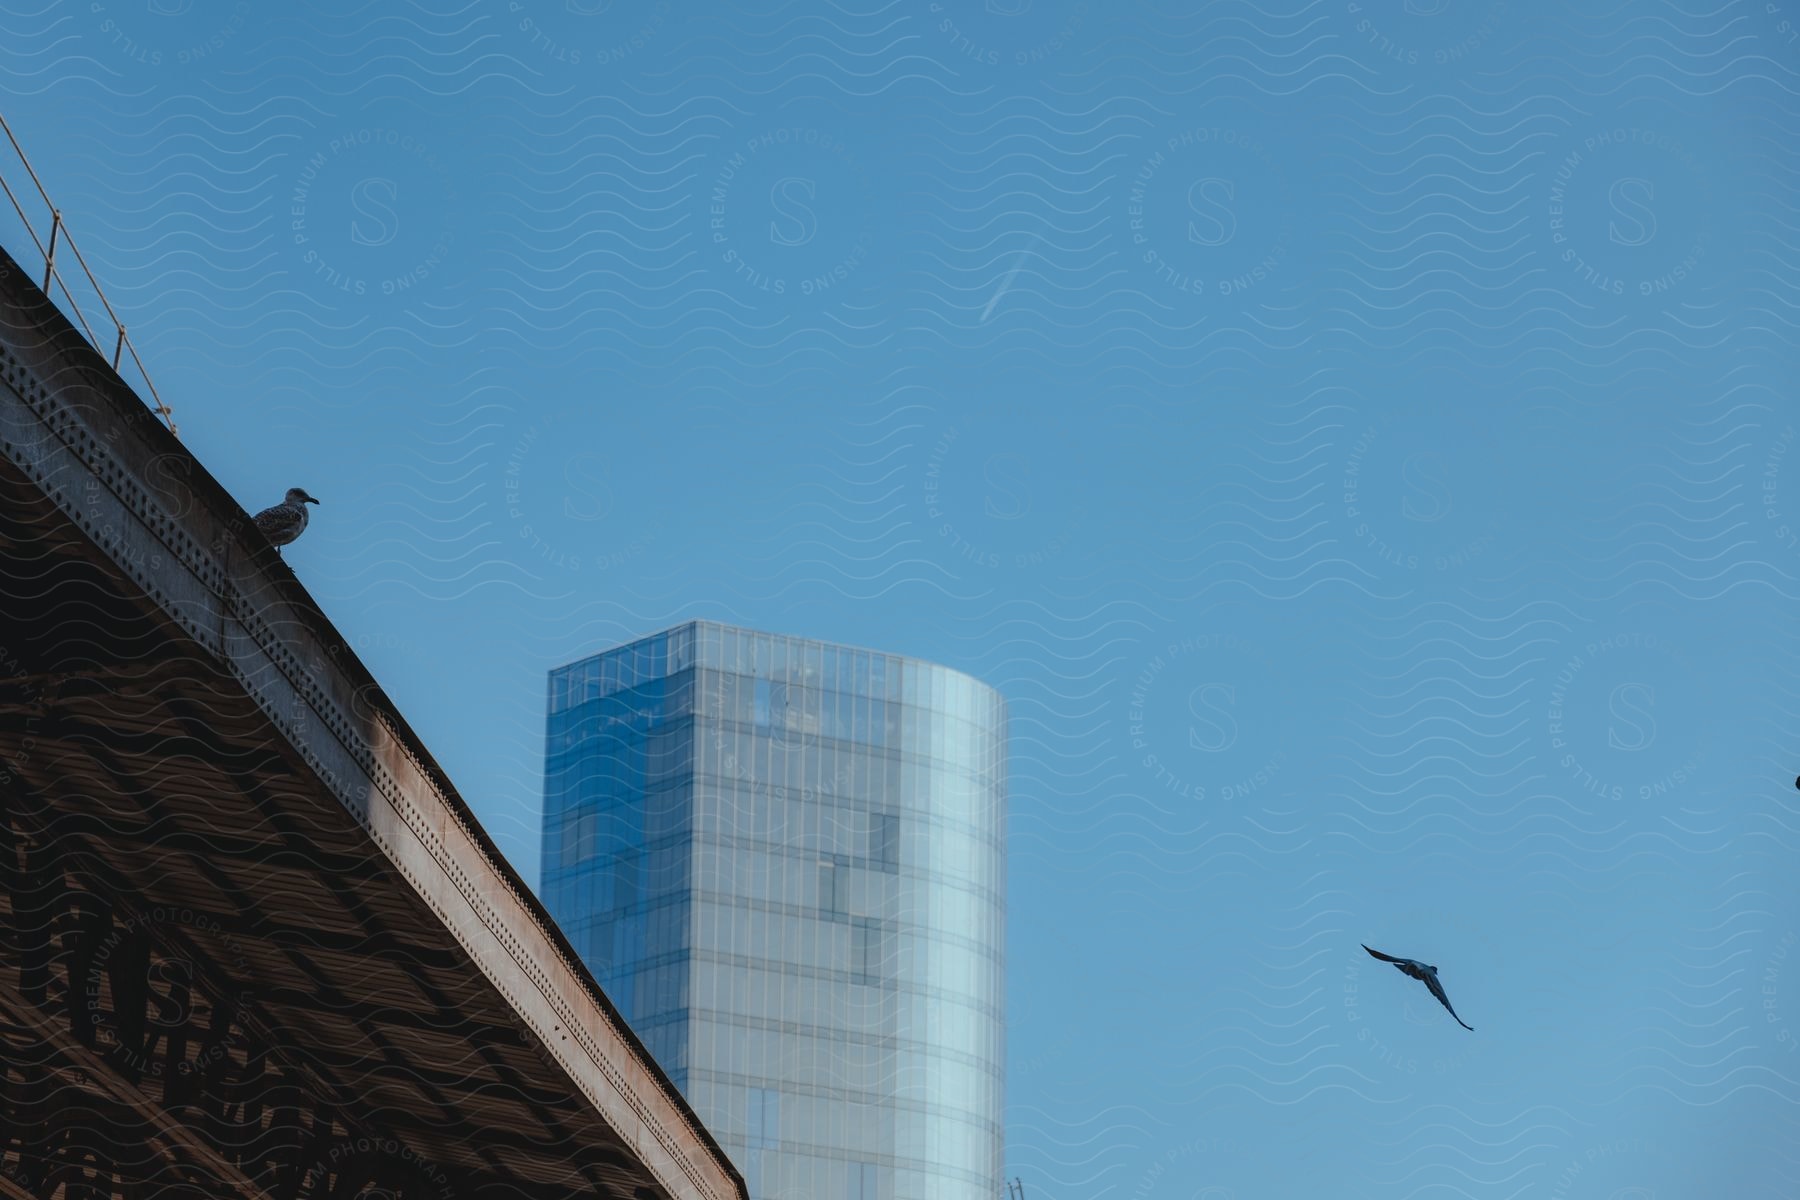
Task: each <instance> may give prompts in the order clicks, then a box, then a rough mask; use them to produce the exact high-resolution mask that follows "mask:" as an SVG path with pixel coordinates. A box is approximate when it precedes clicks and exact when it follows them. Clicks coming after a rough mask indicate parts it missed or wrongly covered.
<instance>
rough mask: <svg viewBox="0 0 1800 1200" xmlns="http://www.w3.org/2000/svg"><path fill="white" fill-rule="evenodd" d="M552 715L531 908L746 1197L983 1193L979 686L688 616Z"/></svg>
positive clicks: (986, 965)
mask: <svg viewBox="0 0 1800 1200" xmlns="http://www.w3.org/2000/svg"><path fill="white" fill-rule="evenodd" d="M549 707H550V718H549V747H548V764H547V772H546V789H545V805H544V864H543V885H542V886H543V891H544V900H545V903H546V905H547V906H548V907H549V909H550V911H551V913H552V914H554V915H555V917H556V919H557V920H558V921H559V922H560V923H561V924H562V926H563V929H564V930H565V932H567V934H568V935H569V938H570V941H572V942H573V943H574V945H575V947H576V949H577V950H578V952H580V953H581V955H582V956H583V958H584V959H585V960H586V961H587V963H588V965H589V967H590V968H591V969H592V970H593V972H594V974H595V976H596V977H597V978H598V979H599V981H600V984H601V986H602V987H603V988H604V989H605V990H606V992H607V994H608V995H609V996H610V997H611V998H612V999H613V1001H614V1002H615V1003H616V1004H618V1006H619V1007H620V1010H621V1011H622V1012H623V1013H624V1014H625V1016H626V1019H627V1020H629V1021H630V1022H631V1024H632V1027H633V1029H634V1030H635V1031H636V1032H637V1033H638V1035H639V1037H641V1038H642V1039H643V1040H644V1042H645V1044H646V1046H647V1047H648V1048H649V1050H650V1052H651V1053H652V1054H653V1055H654V1056H655V1057H656V1058H657V1060H658V1062H660V1063H661V1064H662V1066H663V1068H664V1069H665V1070H666V1071H667V1072H668V1073H669V1075H670V1076H671V1077H672V1078H673V1079H674V1081H675V1082H676V1084H677V1086H679V1087H680V1088H681V1090H682V1092H683V1094H684V1095H686V1097H687V1099H688V1101H689V1103H691V1104H692V1105H693V1106H694V1108H695V1110H696V1111H697V1112H698V1113H699V1114H700V1117H701V1119H702V1120H704V1121H705V1122H706V1123H707V1126H708V1127H709V1128H710V1129H711V1130H712V1132H713V1134H714V1135H715V1136H716V1137H717V1138H718V1139H719V1141H720V1142H721V1143H722V1144H723V1145H724V1147H725V1150H726V1151H727V1153H729V1154H730V1155H731V1157H732V1159H733V1161H735V1162H736V1163H737V1164H738V1165H739V1167H740V1168H741V1169H742V1170H743V1172H744V1174H745V1177H746V1179H747V1181H748V1183H749V1186H750V1195H751V1197H752V1200H994V1197H995V1196H997V1195H998V1194H999V1193H1000V1190H1001V1179H1002V1171H1003V1162H1002V1153H1003V1148H1004V1141H1003V1131H1002V1125H1001V1108H1002V1103H1003V1084H1004V1071H1005V1064H1004V1056H1005V1010H1004V979H1005V974H1004V946H1005V894H1006V859H1005V848H1004V834H1005V819H1006V707H1005V702H1004V701H1003V699H1002V698H1001V697H1000V695H999V694H998V693H997V692H995V691H994V690H992V689H991V688H988V687H986V686H984V685H982V684H980V683H978V682H976V681H975V680H973V679H971V678H969V677H968V676H966V675H962V674H960V673H958V672H955V671H951V670H948V669H947V668H944V667H938V666H934V665H932V664H930V663H922V662H916V661H912V660H908V659H903V658H897V657H894V656H892V655H885V654H878V653H874V652H871V651H866V650H855V649H849V648H845V647H839V646H830V645H826V644H824V643H821V642H813V641H805V640H802V639H798V638H786V637H780V636H776V635H771V634H766V633H757V632H753V631H750V630H742V629H734V628H732V627H729V626H724V625H718V624H713V623H711V622H705V621H698V622H691V623H689V624H686V625H682V626H679V627H677V628H675V629H672V630H669V631H667V632H664V633H660V634H657V635H655V636H653V637H649V638H645V639H643V640H641V641H638V642H634V643H631V644H630V645H627V646H623V647H620V648H619V649H617V650H612V651H608V652H607V653H605V654H601V655H597V656H595V657H593V658H589V659H584V660H582V661H581V662H577V663H573V664H571V665H569V666H567V667H563V668H560V669H558V670H556V671H554V672H552V673H551V676H550V705H549Z"/></svg>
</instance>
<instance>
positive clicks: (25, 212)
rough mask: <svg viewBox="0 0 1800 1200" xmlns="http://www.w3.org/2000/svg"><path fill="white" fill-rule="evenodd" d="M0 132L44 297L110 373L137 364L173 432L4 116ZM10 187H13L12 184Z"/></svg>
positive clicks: (158, 402) (150, 385) (4, 172)
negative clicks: (99, 315)
mask: <svg viewBox="0 0 1800 1200" xmlns="http://www.w3.org/2000/svg"><path fill="white" fill-rule="evenodd" d="M0 131H4V132H5V134H6V140H7V142H8V143H10V144H11V146H12V152H13V155H14V157H16V158H17V160H18V168H14V167H13V163H12V160H11V159H9V158H7V157H5V155H4V154H0V190H3V191H5V193H6V198H7V199H8V200H10V201H11V202H12V207H13V211H14V212H15V213H16V214H18V218H19V224H20V225H21V226H22V227H23V228H24V230H25V234H26V236H27V237H29V238H30V239H31V241H32V243H33V245H35V246H36V248H37V259H38V261H40V262H42V263H43V264H44V276H43V281H42V289H43V292H44V294H45V295H47V296H49V297H50V299H51V301H52V302H53V303H55V304H56V305H57V307H59V308H61V309H62V310H63V312H64V314H65V315H66V316H68V317H69V318H70V319H71V320H73V321H74V322H75V324H76V325H77V326H79V327H80V329H81V330H82V332H83V333H85V334H87V340H88V342H89V343H90V344H91V345H92V346H93V347H94V349H95V350H97V351H99V352H100V354H101V355H102V356H104V357H106V358H108V360H109V361H111V363H112V368H113V370H114V371H119V370H120V364H121V363H122V362H123V361H124V359H125V357H126V356H127V355H129V356H130V358H131V362H132V364H133V365H134V366H135V367H136V368H137V373H138V376H139V377H140V378H141V379H143V381H144V387H145V389H146V390H147V391H148V393H149V395H150V399H151V404H150V407H151V408H152V409H154V410H155V411H156V412H157V413H158V415H160V416H161V417H162V419H163V421H164V422H165V423H166V424H167V425H168V427H169V432H170V433H175V432H176V429H175V416H174V410H173V409H171V408H170V407H169V406H168V404H167V403H166V402H164V400H163V398H162V396H161V394H160V393H158V392H157V390H156V384H155V382H154V381H153V380H151V378H150V372H148V371H147V370H145V369H144V360H143V359H141V358H139V357H138V352H137V347H136V346H134V345H132V344H131V336H130V335H129V334H128V333H126V332H125V323H124V322H123V321H121V320H119V314H118V313H117V312H115V311H114V310H113V306H112V302H111V301H109V300H108V299H107V298H106V293H105V292H104V291H103V290H102V289H101V287H100V281H99V280H98V279H96V278H94V272H93V271H92V270H90V269H89V268H88V263H87V259H86V258H85V257H83V255H82V253H81V248H80V247H78V246H77V245H76V244H75V239H74V238H73V237H72V236H70V234H69V227H68V226H67V225H64V224H63V217H62V210H61V209H59V208H57V207H56V205H55V203H53V202H52V201H51V199H50V193H49V192H47V191H45V190H44V184H43V181H42V180H40V179H39V178H38V173H37V171H36V170H34V169H33V168H32V165H31V160H30V159H28V158H26V157H25V149H24V147H22V146H20V145H19V139H18V138H16V137H14V136H13V131H12V126H11V125H9V124H7V122H6V117H5V116H4V115H0ZM25 180H30V187H29V188H27V187H26V186H25ZM15 185H17V186H16V187H15ZM33 191H35V192H36V193H37V197H36V202H34V201H33V200H32V197H31V194H30V193H31V192H33ZM21 193H24V198H23V199H21V198H20V197H21ZM37 202H41V203H42V206H43V209H44V210H45V212H47V213H48V216H47V218H46V217H43V216H40V217H39V218H38V220H37V221H33V220H32V217H31V211H30V210H31V209H34V208H35V207H36V204H37ZM21 249H22V247H21ZM14 257H16V258H18V259H19V261H20V262H21V263H23V262H24V261H25V257H26V256H24V255H15V256H14ZM71 261H73V262H74V263H75V265H76V266H77V267H79V268H80V277H76V278H74V280H73V282H74V284H75V287H74V288H73V289H71V287H70V283H71V277H70V275H69V274H68V273H65V270H64V268H65V266H66V265H67V264H68V263H69V262H71ZM81 277H85V279H86V283H87V287H86V288H85V290H84V289H82V288H81V284H82V278H81ZM59 289H60V290H61V292H62V299H61V300H58V299H57V291H58V290H59ZM77 290H83V292H84V296H85V297H86V302H87V306H88V308H89V310H90V311H91V310H92V309H93V307H94V305H95V304H96V303H98V306H99V308H100V309H102V310H103V311H104V312H105V313H106V318H105V320H104V321H97V323H98V324H99V325H100V332H98V333H96V332H95V329H94V326H93V325H92V324H89V322H88V317H87V313H86V312H83V311H82V301H80V300H77V299H76V295H75V293H76V291H77ZM108 325H110V326H111V328H110V329H108V328H107V326H108ZM103 339H104V340H103ZM108 343H110V345H109V344H108ZM121 375H122V372H121Z"/></svg>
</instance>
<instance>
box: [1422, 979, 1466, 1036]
mask: <svg viewBox="0 0 1800 1200" xmlns="http://www.w3.org/2000/svg"><path fill="white" fill-rule="evenodd" d="M1425 986H1426V987H1428V988H1430V989H1431V994H1432V995H1434V996H1436V997H1437V998H1438V1003H1439V1004H1442V1005H1443V1006H1444V1008H1445V1009H1446V1010H1447V1011H1448V1012H1449V1014H1450V1015H1451V1016H1452V1017H1456V1023H1457V1024H1458V1025H1461V1026H1462V1027H1463V1028H1464V1029H1466V1030H1468V1031H1469V1032H1470V1033H1474V1032H1475V1027H1474V1026H1473V1025H1470V1024H1468V1023H1467V1022H1465V1021H1464V1020H1463V1019H1462V1018H1461V1017H1457V1016H1456V1010H1455V1009H1454V1008H1451V1007H1450V997H1448V996H1446V995H1445V994H1444V985H1443V984H1441V983H1439V982H1438V981H1437V976H1436V975H1428V976H1426V977H1425Z"/></svg>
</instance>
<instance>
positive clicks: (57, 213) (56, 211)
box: [44, 208, 62, 296]
mask: <svg viewBox="0 0 1800 1200" xmlns="http://www.w3.org/2000/svg"><path fill="white" fill-rule="evenodd" d="M61 229H62V209H60V208H53V209H51V210H50V248H49V249H48V250H46V251H44V295H46V296H48V295H49V294H50V281H51V280H52V279H54V278H56V235H57V232H58V231H59V230H61Z"/></svg>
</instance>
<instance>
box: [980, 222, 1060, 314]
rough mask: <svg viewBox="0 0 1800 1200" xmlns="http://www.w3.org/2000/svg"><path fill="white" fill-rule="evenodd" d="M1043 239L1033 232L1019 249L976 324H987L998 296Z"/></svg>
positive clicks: (1003, 293)
mask: <svg viewBox="0 0 1800 1200" xmlns="http://www.w3.org/2000/svg"><path fill="white" fill-rule="evenodd" d="M1043 240H1044V235H1043V234H1041V233H1039V234H1034V235H1033V236H1032V239H1031V245H1029V246H1027V247H1025V249H1023V250H1021V251H1019V259H1018V261H1017V262H1015V263H1013V265H1012V270H1010V271H1008V272H1007V273H1006V278H1005V279H1002V280H1001V281H1000V288H999V290H998V291H996V292H995V293H994V298H993V299H992V300H989V301H988V302H987V307H986V308H984V309H982V310H981V320H979V321H977V322H976V324H978V325H986V324H987V321H988V318H989V317H991V316H993V315H994V306H995V305H996V304H998V303H1000V297H1002V296H1004V295H1006V290H1007V289H1008V288H1010V287H1011V286H1012V281H1013V279H1014V278H1015V277H1016V276H1017V275H1018V274H1019V268H1020V267H1022V266H1024V265H1025V260H1026V258H1028V257H1029V256H1030V255H1031V252H1032V250H1034V249H1035V248H1036V247H1037V244H1038V243H1039V242H1041V241H1043Z"/></svg>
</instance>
